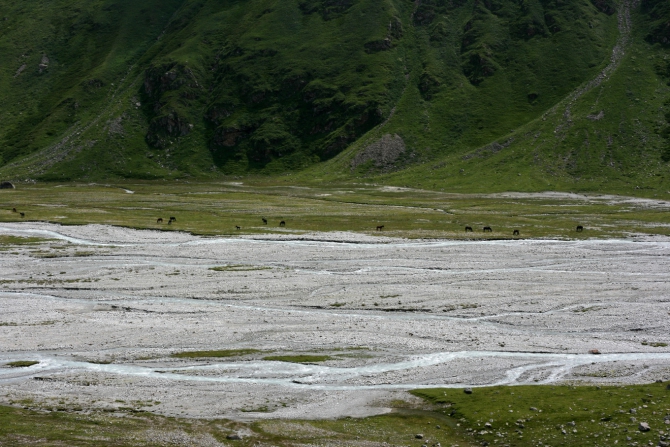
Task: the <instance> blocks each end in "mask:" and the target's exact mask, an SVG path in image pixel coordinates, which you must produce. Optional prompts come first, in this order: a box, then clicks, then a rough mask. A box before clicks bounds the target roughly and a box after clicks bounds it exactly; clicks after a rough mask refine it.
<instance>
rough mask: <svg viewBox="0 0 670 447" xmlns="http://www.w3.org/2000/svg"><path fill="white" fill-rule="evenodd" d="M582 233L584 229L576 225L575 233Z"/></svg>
mask: <svg viewBox="0 0 670 447" xmlns="http://www.w3.org/2000/svg"><path fill="white" fill-rule="evenodd" d="M582 231H584V227H582V226H581V225H577V233H581V232H582Z"/></svg>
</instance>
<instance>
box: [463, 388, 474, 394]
mask: <svg viewBox="0 0 670 447" xmlns="http://www.w3.org/2000/svg"><path fill="white" fill-rule="evenodd" d="M463 392H464V393H465V394H472V388H466V389H464V390H463Z"/></svg>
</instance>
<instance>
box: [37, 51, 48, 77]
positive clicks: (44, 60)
mask: <svg viewBox="0 0 670 447" xmlns="http://www.w3.org/2000/svg"><path fill="white" fill-rule="evenodd" d="M38 67H39V69H40V73H42V72H43V71H45V70H46V69H47V68H49V58H48V57H47V55H46V54H43V55H42V59H41V60H40V63H39V65H38Z"/></svg>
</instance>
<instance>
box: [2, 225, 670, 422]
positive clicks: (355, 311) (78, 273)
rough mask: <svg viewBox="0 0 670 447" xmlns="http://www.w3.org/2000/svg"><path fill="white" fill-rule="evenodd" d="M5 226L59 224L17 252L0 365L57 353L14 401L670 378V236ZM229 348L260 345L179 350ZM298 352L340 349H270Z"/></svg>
mask: <svg viewBox="0 0 670 447" xmlns="http://www.w3.org/2000/svg"><path fill="white" fill-rule="evenodd" d="M0 234H13V235H19V236H38V237H44V238H50V240H49V241H46V242H43V243H40V244H36V245H17V246H15V247H11V248H10V249H8V250H4V251H1V252H0V278H2V281H1V282H0V309H2V312H1V313H0V365H2V364H4V363H7V362H10V361H14V360H39V361H40V363H39V364H37V365H35V366H31V367H28V368H9V367H2V366H0V400H1V401H3V402H9V401H11V400H19V399H25V398H31V399H33V400H35V401H37V402H38V403H39V405H42V406H46V407H49V406H50V405H57V402H59V401H63V400H65V401H67V402H69V403H70V404H71V405H75V406H81V407H82V408H98V409H106V410H109V411H113V410H114V409H117V408H121V407H132V408H138V409H145V410H149V411H154V412H157V413H161V414H167V415H181V416H190V417H228V418H239V419H253V418H268V417H271V418H277V417H280V418H320V417H324V418H325V417H337V416H345V415H349V416H364V415H368V414H376V413H382V412H385V411H389V410H388V407H389V402H391V401H392V400H393V399H397V398H402V399H409V398H410V397H409V396H408V395H407V393H406V392H405V391H406V390H407V389H412V388H417V387H430V386H450V387H463V386H471V385H474V386H478V385H491V384H510V385H515V384H527V383H529V384H534V383H538V384H542V383H555V382H595V383H638V382H650V381H654V380H657V379H665V380H667V379H669V378H670V349H669V348H668V347H667V344H670V336H669V335H668V330H667V329H668V326H667V320H668V315H669V312H670V283H669V282H668V281H667V272H668V271H670V257H669V256H668V255H669V254H670V240H668V239H665V238H658V237H657V238H640V239H628V240H586V241H551V240H522V241H493V242H491V241H481V242H474V241H414V240H413V241H408V240H403V239H394V238H386V237H374V236H368V235H360V234H354V233H344V232H340V233H316V234H306V235H305V234H301V235H294V234H291V233H287V234H282V235H264V236H254V237H253V238H245V237H239V238H226V239H222V238H203V237H197V236H192V235H189V234H184V233H177V232H169V233H167V232H158V231H140V230H131V229H124V228H117V227H109V226H102V225H88V226H78V227H75V226H67V227H62V226H58V225H53V224H44V223H21V224H0ZM664 345H665V346H664ZM230 349H255V350H258V352H255V353H251V354H247V355H240V356H233V357H227V358H208V359H194V358H173V357H170V355H171V354H173V353H177V352H182V351H191V350H230ZM592 349H597V350H598V351H599V352H600V355H593V354H589V350H592ZM296 354H311V355H327V356H329V359H328V360H326V361H324V362H319V363H318V364H296V363H288V362H278V361H268V360H265V359H264V357H266V356H268V355H296Z"/></svg>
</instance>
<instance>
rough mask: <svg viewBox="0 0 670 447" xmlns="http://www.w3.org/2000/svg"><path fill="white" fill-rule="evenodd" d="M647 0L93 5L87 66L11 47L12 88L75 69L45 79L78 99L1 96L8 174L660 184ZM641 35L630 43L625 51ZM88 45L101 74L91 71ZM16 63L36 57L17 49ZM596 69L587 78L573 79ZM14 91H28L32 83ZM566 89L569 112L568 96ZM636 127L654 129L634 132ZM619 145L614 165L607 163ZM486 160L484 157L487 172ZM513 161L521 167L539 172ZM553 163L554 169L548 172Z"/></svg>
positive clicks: (659, 128)
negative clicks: (388, 152)
mask: <svg viewBox="0 0 670 447" xmlns="http://www.w3.org/2000/svg"><path fill="white" fill-rule="evenodd" d="M10 3H12V5H13V7H15V8H21V7H20V6H19V3H18V2H10ZM56 3H60V4H61V6H63V5H65V4H69V5H70V7H72V6H73V4H75V3H79V2H76V1H68V2H66V1H61V2H56ZM637 3H639V2H633V3H631V2H628V1H623V0H622V1H621V2H619V3H615V2H613V1H601V0H595V1H593V2H589V1H581V0H570V1H557V0H537V1H530V0H529V1H517V0H487V1H478V0H468V1H464V0H462V1H456V0H453V1H442V0H424V1H416V2H405V1H392V0H388V1H383V2H372V1H368V0H358V1H354V0H322V1H317V0H310V1H288V2H276V1H270V0H255V1H228V2H218V3H217V2H210V1H206V0H202V1H190V0H183V1H177V0H175V1H172V2H168V3H165V4H159V3H158V2H152V3H151V4H145V5H144V6H145V7H144V8H143V9H138V7H137V6H133V5H132V4H131V2H129V1H125V0H120V1H118V2H116V3H112V2H106V1H97V2H92V3H89V4H87V6H86V8H84V9H85V10H86V13H84V11H83V9H80V10H79V11H78V12H72V13H71V15H70V16H68V17H69V20H70V21H69V22H67V23H68V25H69V26H68V27H66V26H63V27H62V28H67V30H68V32H69V33H70V34H69V36H70V39H71V40H72V39H74V40H75V41H77V39H83V38H82V33H83V35H87V34H86V33H91V34H95V35H99V34H100V33H101V31H100V30H101V29H102V30H107V31H105V32H106V33H107V37H109V36H111V35H113V36H114V39H104V38H102V37H98V39H99V40H100V42H101V43H100V46H101V47H105V45H107V46H106V47H105V48H107V49H108V51H107V52H103V50H100V51H99V53H101V54H102V53H104V55H105V57H104V58H102V57H101V58H100V61H101V62H100V61H93V58H92V56H91V54H93V55H95V54H98V53H96V51H92V50H90V49H89V50H87V51H83V52H82V53H81V54H80V55H79V56H78V57H74V56H72V55H70V60H71V62H72V64H75V68H69V71H68V64H67V63H62V62H63V61H65V60H68V59H65V57H64V56H63V54H65V55H67V52H64V53H63V51H64V50H63V49H62V48H61V47H58V46H56V47H55V49H54V50H53V51H52V50H49V51H48V52H47V51H44V52H41V53H42V54H39V53H40V52H36V51H35V50H34V48H35V47H33V48H32V50H33V52H32V53H28V55H29V57H28V59H30V58H32V60H33V61H34V62H33V63H32V64H33V65H32V66H33V67H34V65H35V62H38V64H37V65H38V66H39V65H40V64H41V63H42V62H43V59H44V58H47V60H48V61H47V64H46V67H45V68H40V67H38V68H37V69H32V72H30V70H26V69H25V68H24V69H23V70H21V71H19V69H20V67H22V66H24V65H27V64H25V63H23V64H22V65H19V67H18V68H17V70H16V71H15V72H13V73H12V69H11V68H7V67H9V65H7V64H4V65H6V68H5V69H4V71H3V74H2V81H1V82H0V92H1V93H2V94H3V96H4V95H9V96H10V98H11V97H12V94H10V93H7V92H8V91H10V90H11V91H15V90H16V89H15V88H12V86H13V85H14V84H17V83H23V84H25V85H26V86H28V87H30V88H32V89H33V90H32V91H33V92H37V93H39V92H40V89H42V90H45V89H46V87H44V81H49V82H52V83H53V85H60V84H58V82H61V83H63V82H65V81H63V80H61V77H63V76H65V77H70V78H72V77H74V78H76V80H77V81H78V82H77V83H75V82H74V81H75V80H74V79H70V80H69V81H68V82H69V84H70V85H67V89H65V90H58V92H59V93H60V95H57V94H55V93H56V89H55V87H51V89H50V90H48V92H49V93H50V94H51V95H52V96H53V97H54V98H56V97H58V98H59V99H60V98H63V99H60V102H58V101H56V100H55V99H54V100H52V101H51V103H55V104H56V105H55V106H53V107H51V108H50V109H49V107H48V104H46V101H45V100H42V101H41V103H40V104H38V105H35V104H32V114H30V113H29V115H30V116H29V117H28V118H23V119H22V118H17V117H18V116H20V114H21V113H23V112H22V111H20V112H18V114H17V113H16V111H17V110H18V109H17V108H13V107H12V106H9V107H4V110H2V112H4V113H1V115H0V116H2V117H3V121H4V122H5V125H4V126H0V141H2V146H1V147H2V149H1V152H0V154H1V156H2V164H1V165H0V175H2V176H4V177H7V178H12V179H14V180H17V179H18V180H25V179H33V178H34V179H39V180H87V179H100V178H140V179H141V178H145V179H152V178H153V179H156V178H179V177H197V178H216V177H218V176H220V175H245V174H259V173H260V174H270V175H276V174H285V173H293V174H294V178H304V179H305V180H309V179H310V178H314V177H315V176H316V177H319V178H322V179H335V180H343V179H347V178H349V179H351V178H354V177H365V178H370V179H375V181H377V180H379V181H381V182H391V183H393V182H396V183H397V182H399V183H407V184H412V185H416V186H422V187H429V188H430V187H435V188H437V187H443V188H444V187H453V185H456V184H458V185H462V186H463V187H464V188H466V189H473V188H474V189H477V188H489V189H490V188H493V189H505V188H516V189H529V188H530V189H537V188H540V189H542V188H545V189H546V188H549V189H551V188H558V189H566V188H574V187H578V188H579V187H582V188H586V189H599V188H606V189H608V188H609V189H610V190H616V189H622V190H626V189H631V188H634V186H632V184H633V183H643V184H644V186H643V187H650V188H656V187H660V188H661V189H663V188H664V187H667V186H663V185H667V183H668V160H670V143H669V141H670V139H669V138H668V137H670V132H669V131H668V130H667V127H668V123H670V119H668V120H665V114H664V108H665V107H666V105H665V102H664V101H667V100H670V92H669V91H668V89H667V82H668V79H667V78H669V77H670V64H669V63H668V62H667V58H668V37H670V36H668V33H669V31H668V29H669V27H668V26H667V23H670V19H669V18H670V11H668V7H667V6H666V5H664V4H663V2H662V1H658V0H644V1H642V2H641V5H638V4H637ZM82 5H83V2H82V3H80V4H79V6H82ZM24 9H25V7H24ZM625 11H633V13H632V15H630V14H629V15H626V12H625ZM5 12H6V11H2V10H0V16H2V15H3V13H5ZM30 13H32V14H33V15H39V14H38V13H37V12H35V11H32V12H30ZM23 14H24V15H26V14H28V15H29V12H26V11H24V12H23ZM96 14H98V16H96ZM114 14H116V16H115V17H120V16H121V15H122V14H123V15H126V14H130V16H129V17H135V18H136V19H138V20H139V18H143V20H144V21H145V22H146V20H149V22H147V23H152V27H150V29H149V28H147V29H144V30H143V33H144V34H142V33H141V32H139V31H138V30H136V29H135V27H134V26H132V25H129V24H128V23H129V22H128V21H123V20H121V21H120V22H119V23H118V24H114V22H113V21H112V20H111V19H110V18H109V17H110V15H111V16H114ZM132 14H135V16H132ZM621 14H624V17H623V18H622V16H621ZM147 18H148V19H147ZM129 20H130V19H129ZM17 22H20V21H19V20H18V19H17ZM0 23H2V22H0ZM631 24H632V25H631ZM75 25H76V26H75ZM622 26H623V27H624V28H622ZM87 27H88V28H87ZM105 27H107V28H105ZM82 29H83V30H84V31H81V30H82ZM124 30H125V31H124ZM2 31H3V30H2V29H1V28H0V32H2ZM47 34H48V33H47ZM103 34H104V33H103ZM12 35H13V34H12V32H11V27H10V29H9V30H8V31H5V32H4V33H1V34H0V42H2V41H4V44H3V46H4V47H5V48H8V47H11V45H9V44H8V40H11V39H8V37H11V36H12ZM53 35H59V34H58V33H55V32H51V34H48V36H49V37H53ZM626 35H628V36H629V37H628V38H624V40H626V39H627V40H626V41H625V42H623V43H622V41H621V36H626ZM36 37H39V35H38V36H36ZM663 39H665V41H664V40H663ZM42 40H44V37H42ZM109 40H113V41H114V42H115V43H114V45H111V46H110V44H109ZM130 42H132V45H131V44H130ZM138 42H139V44H138ZM67 43H68V48H70V50H69V51H70V52H73V50H71V48H72V46H73V45H72V43H71V41H67ZM124 45H125V46H124ZM90 46H91V44H89V47H90ZM624 47H626V48H627V47H630V48H631V53H630V54H624V53H623V52H621V54H618V53H617V50H616V49H617V48H620V49H621V48H624ZM613 49H614V50H613ZM15 53H18V52H15ZM23 54H24V55H25V54H26V52H25V51H24V53H23ZM120 54H123V57H121V56H119V55H120ZM612 55H613V56H612ZM86 57H88V59H90V61H89V67H90V68H89V69H88V71H84V70H82V68H81V67H82V66H84V63H83V62H82V59H86ZM642 58H644V64H643V63H641V59H642ZM610 59H614V60H612V61H611V60H610ZM19 62H21V57H20V56H18V57H17V58H16V59H15V60H14V65H16V64H17V63H19ZM95 62H99V63H97V64H96V63H95ZM77 64H79V65H77ZM42 65H44V64H42ZM62 65H65V67H62ZM607 67H610V68H607ZM82 73H83V74H84V75H82ZM633 74H634V75H635V76H634V77H633V78H631V75H633ZM10 76H12V77H11V78H10ZM14 76H16V77H14ZM53 78H57V79H56V80H54V79H53ZM589 82H592V84H593V83H594V82H595V83H594V84H593V85H591V86H589V84H588V83H589ZM580 86H582V87H584V86H586V87H588V88H586V89H585V90H584V91H582V92H581V93H579V94H578V95H577V96H574V95H575V94H576V92H580V90H579V89H580ZM29 91H31V90H29ZM594 93H597V95H596V97H595V104H596V105H603V104H607V105H608V107H601V110H595V109H596V108H597V107H595V106H594V98H593V94H594ZM13 94H14V97H15V98H18V101H24V103H28V102H29V101H30V100H26V99H24V98H25V97H26V96H28V95H26V94H25V93H23V94H21V91H20V90H18V91H15V92H14V93H13ZM571 95H572V96H571ZM631 95H632V96H639V97H638V98H629V96H631ZM636 99H637V101H635V100H636ZM566 101H567V103H568V106H567V107H566V109H565V110H566V111H567V113H566V112H564V113H563V116H562V117H561V116H559V115H558V113H557V111H556V110H557V108H558V107H559V104H563V103H565V102H566ZM631 102H632V103H633V104H629V103H631ZM637 103H641V104H645V103H646V104H648V106H647V107H641V106H640V104H637ZM650 103H653V104H658V107H657V108H656V110H652V109H654V106H652V105H649V104H650ZM561 107H562V106H561ZM594 107H595V108H594ZM42 109H44V110H42ZM586 109H588V110H586ZM591 109H593V110H591ZM628 110H630V115H627V116H625V117H624V116H622V117H620V119H619V121H620V122H619V123H613V122H611V120H612V118H611V117H612V116H613V115H616V114H617V113H618V112H622V111H628ZM573 111H574V112H573ZM585 111H586V112H588V113H584V112H585ZM573 113H574V115H575V117H576V118H575V119H573V117H572V115H573ZM40 114H41V115H40ZM619 114H620V115H621V113H619ZM9 115H11V116H12V118H10V119H9V120H4V118H5V117H7V116H9ZM566 117H567V118H566ZM635 117H637V118H635ZM636 119H638V120H640V121H641V122H642V124H641V125H637V124H636V121H635V120H636ZM12 120H13V121H12ZM662 120H665V122H664V123H663V122H661V121H662ZM561 121H565V122H563V123H561ZM566 123H567V124H569V125H567V126H566ZM549 124H551V125H552V126H549ZM616 124H620V125H619V129H618V131H617V132H616V133H615V132H614V131H613V130H612V129H613V127H614V126H615V125H616ZM561 126H562V127H561ZM636 126H637V127H636ZM551 127H553V131H555V132H554V133H555V134H557V135H559V136H560V138H561V139H560V141H559V142H558V143H556V144H554V145H553V148H552V149H551V150H549V148H548V147H547V148H546V149H544V148H540V149H538V148H537V147H534V144H533V143H532V141H533V140H535V141H541V140H543V139H547V141H548V140H550V139H551V138H549V137H547V135H549V136H550V133H549V128H551ZM540 128H542V129H540ZM533 129H535V130H533ZM635 132H637V133H639V134H640V133H641V134H644V138H642V137H640V138H637V137H636V138H637V139H635V138H632V137H630V134H631V133H632V134H634V133H635ZM538 133H539V135H540V136H534V135H538ZM585 133H587V134H588V136H586V137H585V136H584V135H585ZM385 135H388V136H389V137H390V138H391V139H395V138H396V137H395V136H397V138H400V139H401V140H402V144H403V146H404V147H405V150H402V151H400V152H398V151H396V152H398V153H397V155H396V156H395V158H394V160H393V162H391V163H388V162H386V163H382V164H379V163H377V162H376V161H375V160H372V159H368V160H367V162H365V163H357V164H356V165H355V166H353V165H352V159H353V158H354V157H356V154H359V159H360V154H364V153H365V151H366V148H369V147H371V145H372V146H373V145H374V144H376V143H375V141H377V142H379V141H382V140H383V139H384V138H385ZM389 137H386V138H387V140H388V138H389ZM619 140H621V141H619ZM585 141H588V143H586V146H584V145H585V143H584V142H585ZM618 143H622V144H620V146H622V147H623V149H622V148H618V149H616V148H615V147H616V146H617V144H618ZM380 147H381V146H380ZM380 150H381V151H382V152H383V151H384V148H383V147H381V149H380ZM511 152H514V153H515V154H516V155H515V157H510V156H509V154H510V153H511ZM571 153H574V154H573V155H570V154H571ZM666 153H667V154H666ZM603 154H605V155H603ZM608 157H609V159H610V160H609V162H610V164H611V163H613V164H614V168H615V169H613V170H612V169H611V167H610V168H607V169H606V170H605V168H603V166H606V165H607V161H605V159H607V158H608ZM373 158H374V157H373ZM387 158H388V157H387ZM565 159H569V160H567V161H566V160H565ZM582 159H583V160H582ZM595 159H602V160H600V161H597V162H596V161H594V160H595ZM651 160H653V161H654V162H655V163H654V167H653V178H652V179H651V180H649V179H648V178H647V177H648V176H647V175H646V171H647V170H649V169H652V168H651V167H650V166H651ZM474 163H476V164H477V169H476V171H481V172H478V173H477V174H476V175H475V174H472V176H471V174H470V173H471V172H472V171H473V164H474ZM440 164H444V166H443V167H442V168H437V169H434V166H439V165H440ZM493 165H495V166H493ZM601 165H602V166H601ZM601 169H602V170H603V171H602V173H600V172H598V171H599V170H601ZM133 171H134V172H133ZM442 171H445V172H446V171H449V172H448V173H447V174H445V175H441V174H440V173H441V172H442ZM452 171H453V172H452ZM461 171H464V172H461ZM496 171H498V172H502V171H505V172H506V173H505V174H500V175H497V174H496ZM507 171H509V172H507ZM516 171H518V172H516ZM640 171H642V172H645V174H644V175H640ZM510 172H515V173H516V174H520V173H522V176H523V177H524V181H523V182H522V183H519V181H518V180H520V179H512V178H511V177H514V176H513V175H511V174H510ZM443 173H444V172H443ZM458 174H462V175H461V176H460V177H459V176H458ZM548 174H549V175H548ZM551 176H553V177H555V178H556V179H555V181H552V182H548V181H547V177H551ZM22 177H23V178H22ZM453 177H455V178H453ZM516 177H519V175H516ZM527 177H528V178H530V180H526V178H527ZM428 178H430V179H431V180H430V182H428V181H427V180H426V179H428ZM588 178H591V179H590V180H585V179H588ZM593 179H597V180H593ZM650 185H653V186H650ZM635 186H639V185H635Z"/></svg>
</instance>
